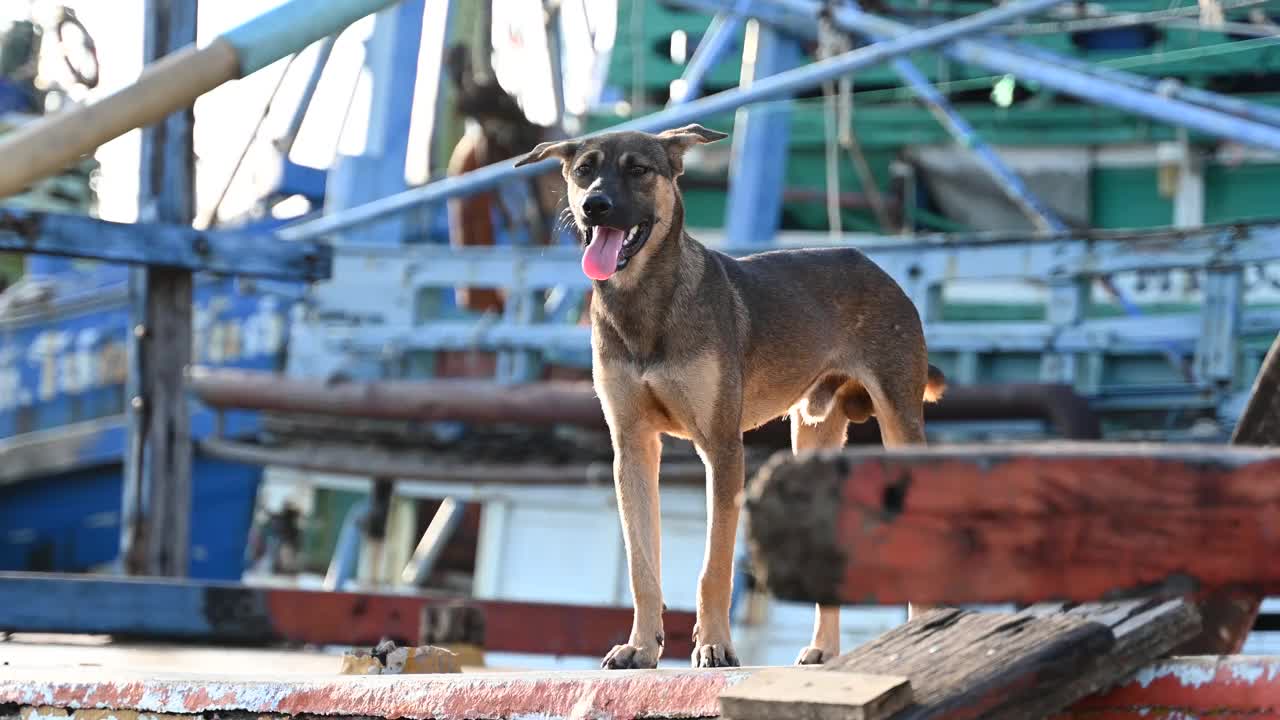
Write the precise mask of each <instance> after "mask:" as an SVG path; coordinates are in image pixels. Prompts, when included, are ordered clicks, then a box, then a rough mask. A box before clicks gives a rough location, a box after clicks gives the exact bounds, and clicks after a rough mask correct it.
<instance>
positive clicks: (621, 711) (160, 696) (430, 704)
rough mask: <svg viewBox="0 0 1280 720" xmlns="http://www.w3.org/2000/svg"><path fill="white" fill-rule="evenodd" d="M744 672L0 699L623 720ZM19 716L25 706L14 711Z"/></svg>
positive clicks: (98, 675) (79, 681)
mask: <svg viewBox="0 0 1280 720" xmlns="http://www.w3.org/2000/svg"><path fill="white" fill-rule="evenodd" d="M751 672H752V671H751V670H750V669H734V670H641V671H593V672H573V673H568V672H559V673H556V672H536V673H525V672H519V673H514V672H512V673H477V674H466V675H455V674H450V675H436V676H432V675H416V676H413V675H405V676H399V677H396V676H324V677H315V676H313V677H306V676H293V677H291V678H290V679H288V680H273V679H268V678H262V677H256V678H253V677H240V678H237V677H228V676H221V677H211V676H196V675H180V674H165V675H154V674H151V675H145V676H144V675H140V674H128V673H119V672H103V671H101V670H98V671H96V672H94V671H93V669H91V668H75V669H56V670H51V669H46V668H42V669H39V670H23V669H6V670H5V671H4V672H2V673H0V704H12V705H18V706H21V707H27V708H35V710H33V711H32V713H33V714H31V715H30V716H27V717H25V718H24V720H67V718H66V717H65V716H59V715H57V713H56V709H58V708H67V709H72V710H79V709H97V710H116V711H133V712H132V713H129V715H131V716H130V717H125V714H124V713H116V714H113V715H112V716H111V717H110V718H107V717H103V718H100V719H91V718H81V717H79V715H80V714H79V713H76V717H75V718H74V719H73V720H143V719H144V718H145V715H141V714H147V715H152V714H200V713H205V712H218V711H242V712H250V713H262V714H267V713H270V714H288V715H301V714H315V715H347V716H372V717H384V718H410V719H412V720H455V719H456V720H463V719H464V718H465V719H467V720H489V719H493V720H509V719H514V718H525V717H528V718H533V717H537V718H572V719H574V720H579V719H581V720H588V719H589V720H633V719H634V718H642V717H660V718H704V717H715V716H717V715H718V714H719V703H718V697H719V695H720V691H721V690H723V689H724V688H726V687H730V686H732V685H734V684H737V683H738V682H741V681H742V680H744V679H745V678H747V677H749V676H750V674H751ZM24 714H25V713H24Z"/></svg>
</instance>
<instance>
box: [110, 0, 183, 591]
mask: <svg viewBox="0 0 1280 720" xmlns="http://www.w3.org/2000/svg"><path fill="white" fill-rule="evenodd" d="M198 4H199V3H198V0H147V2H146V3H145V5H144V9H145V13H146V33H145V40H146V42H145V46H146V48H145V55H146V59H147V61H148V62H153V61H155V60H158V59H160V58H161V57H164V56H165V55H168V54H169V53H171V52H174V51H176V50H177V49H179V48H182V47H186V46H187V45H190V44H192V43H194V42H195V39H196V15H197V14H198V13H197V7H198ZM193 124H194V115H193V114H192V111H191V109H190V108H187V109H185V110H182V111H179V112H176V113H174V114H172V115H170V116H169V117H167V118H165V120H164V121H163V122H161V123H159V124H157V125H156V126H154V127H149V128H146V129H144V130H143V133H142V158H141V160H142V163H141V164H142V173H141V182H140V183H139V194H140V196H141V197H140V201H139V215H140V216H141V217H142V218H143V219H145V220H148V221H153V222H164V223H171V224H179V225H190V224H191V221H192V219H193V218H194V217H195V151H194V149H193V146H192V127H193ZM129 293H130V296H131V297H130V300H131V304H132V306H133V307H132V312H131V317H130V322H131V323H132V325H133V332H132V333H130V335H129V375H128V382H127V385H128V388H127V392H128V397H129V406H130V407H129V411H130V414H129V448H128V454H127V455H126V457H125V476H124V499H123V507H124V521H123V522H122V524H121V537H120V558H121V565H122V568H123V570H124V571H125V572H126V573H128V574H131V575H157V576H167V577H185V576H186V574H187V572H188V569H189V565H190V560H189V558H188V551H189V549H190V548H189V546H190V544H191V533H190V524H191V427H190V416H189V415H190V410H189V408H188V403H187V401H186V394H185V392H184V391H183V375H184V372H185V370H186V367H187V366H188V365H190V364H191V337H192V308H191V303H192V276H191V271H190V270H184V269H179V268H173V267H145V268H139V269H135V270H133V272H132V275H131V277H130V282H129Z"/></svg>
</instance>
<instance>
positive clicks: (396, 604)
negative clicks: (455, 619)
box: [263, 589, 694, 658]
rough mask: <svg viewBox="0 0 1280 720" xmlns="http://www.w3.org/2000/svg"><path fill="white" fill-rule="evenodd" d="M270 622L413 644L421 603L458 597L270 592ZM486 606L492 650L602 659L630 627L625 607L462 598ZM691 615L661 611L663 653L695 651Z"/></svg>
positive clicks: (345, 639) (280, 631)
mask: <svg viewBox="0 0 1280 720" xmlns="http://www.w3.org/2000/svg"><path fill="white" fill-rule="evenodd" d="M263 593H264V594H265V599H266V604H267V608H268V611H269V614H270V619H271V625H272V628H273V630H274V632H275V634H276V635H277V636H278V637H279V639H281V640H285V641H289V642H302V643H314V644H326V645H328V644H332V645H374V644H376V643H378V642H379V641H380V640H381V639H382V638H384V637H392V638H396V639H398V640H400V641H401V642H406V643H413V642H416V641H417V638H418V630H419V627H420V622H421V617H420V616H421V613H422V608H423V607H424V606H426V605H427V604H429V603H438V604H442V605H443V604H448V603H455V602H459V601H458V600H457V599H456V598H430V597H422V596H405V595H373V594H365V593H341V592H334V593H328V592H315V591H308V590H288V589H267V590H263ZM466 602H467V603H468V604H472V605H477V606H479V607H480V608H481V609H482V610H483V611H484V618H485V649H486V650H490V651H495V652H514V653H533V654H550V655H561V656H587V657H596V656H599V657H604V655H605V653H607V652H608V651H609V650H610V649H611V648H612V647H613V646H614V645H617V644H619V643H622V642H625V641H626V639H627V635H628V633H629V632H630V630H631V610H630V609H628V608H611V607H591V606H582V605H553V604H545V603H519V602H505V601H497V600H477V601H466ZM693 622H694V617H693V613H691V612H683V611H668V612H667V613H666V616H665V625H666V627H665V632H666V641H667V646H666V652H665V654H666V656H668V657H681V658H683V657H688V656H689V654H690V653H692V652H693Z"/></svg>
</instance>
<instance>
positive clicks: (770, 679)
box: [720, 666, 911, 720]
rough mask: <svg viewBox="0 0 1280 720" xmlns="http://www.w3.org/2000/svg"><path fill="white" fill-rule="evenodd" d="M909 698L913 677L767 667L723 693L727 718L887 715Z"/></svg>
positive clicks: (825, 719) (861, 719) (842, 719)
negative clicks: (908, 678)
mask: <svg viewBox="0 0 1280 720" xmlns="http://www.w3.org/2000/svg"><path fill="white" fill-rule="evenodd" d="M910 704H911V683H910V682H908V681H907V679H906V678H904V677H897V676H894V675H865V674H862V673H853V672H840V673H833V672H822V671H821V670H820V669H818V668H816V667H813V666H808V667H792V668H769V669H767V670H761V671H759V672H757V673H755V674H754V675H752V676H751V677H749V678H747V679H746V680H744V681H742V682H741V683H738V684H737V685H733V686H731V687H729V688H728V689H727V690H725V691H724V692H722V693H720V717H721V718H723V720H774V718H793V719H794V720H886V719H887V718H890V717H893V715H894V713H896V712H898V711H899V710H901V709H903V708H905V707H907V706H908V705H910Z"/></svg>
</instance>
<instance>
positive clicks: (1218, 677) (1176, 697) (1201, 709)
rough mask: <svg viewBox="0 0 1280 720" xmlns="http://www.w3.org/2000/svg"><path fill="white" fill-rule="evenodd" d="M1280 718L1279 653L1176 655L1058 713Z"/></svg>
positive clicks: (1098, 719)
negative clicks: (1064, 711) (1219, 655)
mask: <svg viewBox="0 0 1280 720" xmlns="http://www.w3.org/2000/svg"><path fill="white" fill-rule="evenodd" d="M1237 717H1239V718H1244V717H1247V718H1251V719H1252V720H1261V719H1263V718H1276V719H1280V657H1262V656H1249V655H1230V656H1225V657H1191V658H1174V659H1170V660H1164V661H1161V662H1157V663H1153V664H1151V665H1148V666H1147V667H1145V668H1143V669H1142V670H1139V671H1138V672H1137V674H1135V675H1134V677H1133V678H1132V679H1131V680H1130V681H1129V682H1127V683H1125V684H1123V685H1120V686H1119V687H1117V688H1115V689H1113V690H1111V691H1110V692H1107V693H1104V694H1101V695H1096V696H1094V697H1090V698H1087V699H1085V700H1083V701H1081V702H1080V703H1079V704H1077V705H1076V707H1075V708H1074V709H1073V712H1071V713H1067V714H1064V715H1062V716H1060V720H1062V719H1065V718H1079V719H1080V720H1085V719H1087V720H1121V719H1127V718H1146V719H1148V720H1200V719H1202V718H1203V719H1204V720H1227V719H1229V718H1237Z"/></svg>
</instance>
